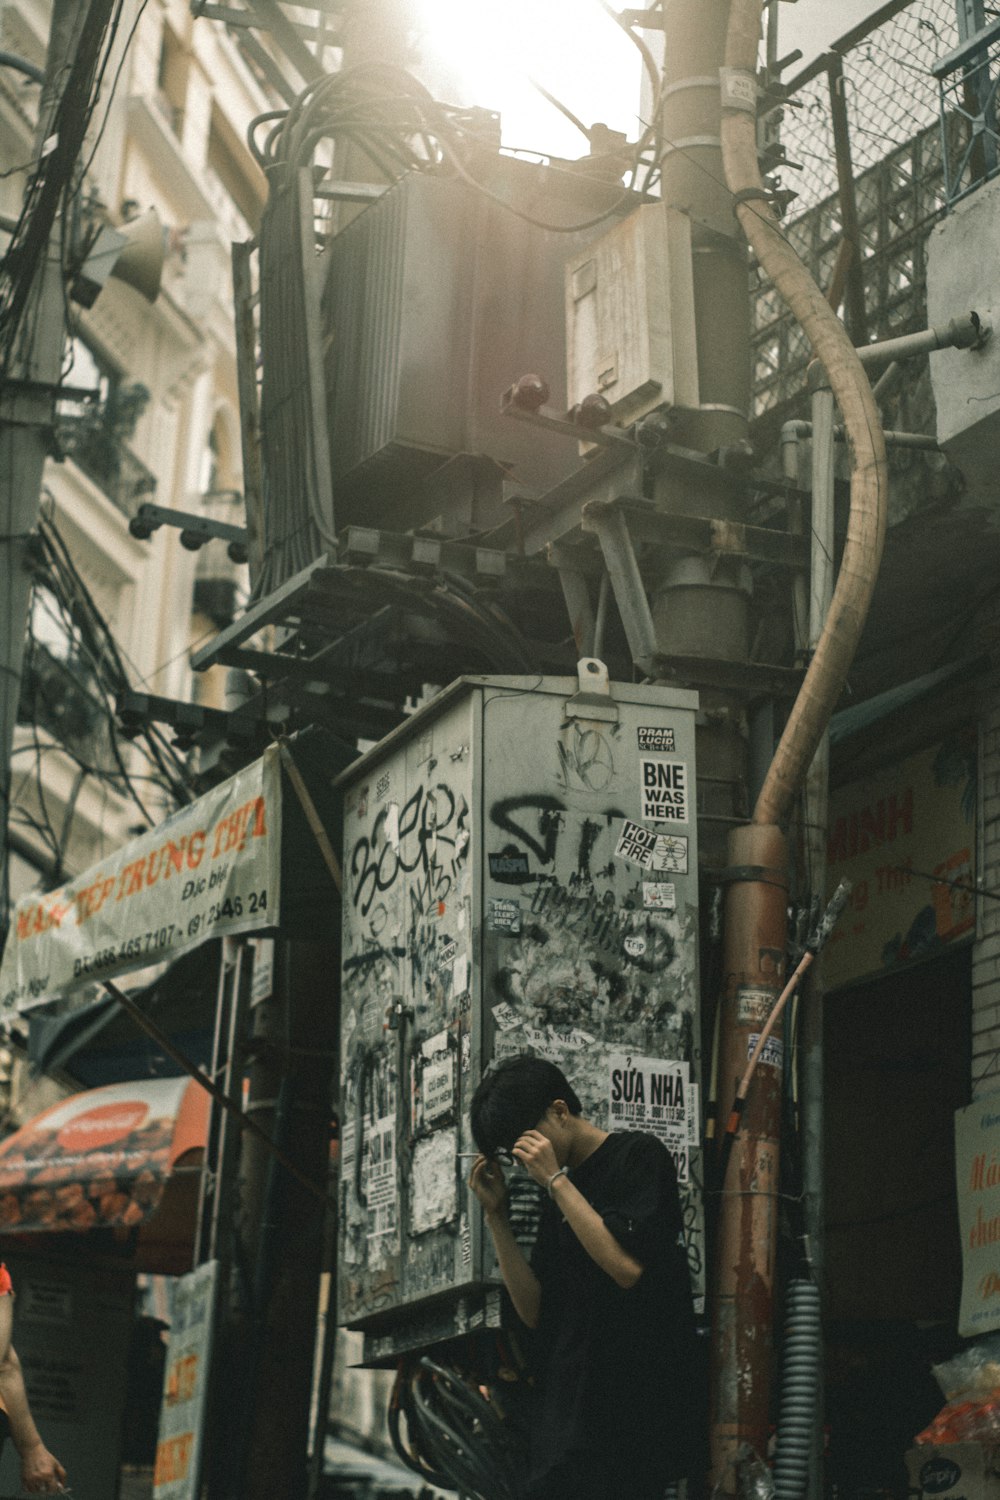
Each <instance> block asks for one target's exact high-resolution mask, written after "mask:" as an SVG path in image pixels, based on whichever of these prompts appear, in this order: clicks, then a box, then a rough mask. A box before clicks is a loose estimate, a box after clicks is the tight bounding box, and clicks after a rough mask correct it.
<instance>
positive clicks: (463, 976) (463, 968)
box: [451, 953, 469, 995]
mask: <svg viewBox="0 0 1000 1500" xmlns="http://www.w3.org/2000/svg"><path fill="white" fill-rule="evenodd" d="M451 974H452V986H451V992H452V994H453V995H464V994H465V992H466V990H467V989H468V988H469V957H468V954H466V953H460V954H459V955H458V957H457V958H456V960H455V964H454V967H453V968H452V971H451Z"/></svg>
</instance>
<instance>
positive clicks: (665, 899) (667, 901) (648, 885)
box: [642, 880, 677, 911]
mask: <svg viewBox="0 0 1000 1500" xmlns="http://www.w3.org/2000/svg"><path fill="white" fill-rule="evenodd" d="M642 904H643V906H645V907H647V908H649V909H650V910H652V911H676V910H677V887H676V886H675V885H674V884H673V883H672V882H671V881H666V880H644V881H643V882H642Z"/></svg>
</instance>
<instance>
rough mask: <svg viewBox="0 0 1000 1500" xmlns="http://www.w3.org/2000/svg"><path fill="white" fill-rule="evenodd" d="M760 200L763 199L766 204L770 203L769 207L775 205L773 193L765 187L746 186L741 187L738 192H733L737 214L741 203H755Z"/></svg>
mask: <svg viewBox="0 0 1000 1500" xmlns="http://www.w3.org/2000/svg"><path fill="white" fill-rule="evenodd" d="M759 200H760V201H763V202H764V203H766V204H768V206H769V207H773V204H772V195H771V194H770V193H769V192H768V190H767V188H765V187H745V188H740V190H739V191H738V192H736V193H734V194H733V213H734V214H735V212H736V210H737V209H738V208H739V206H740V204H741V203H753V202H757V201H759Z"/></svg>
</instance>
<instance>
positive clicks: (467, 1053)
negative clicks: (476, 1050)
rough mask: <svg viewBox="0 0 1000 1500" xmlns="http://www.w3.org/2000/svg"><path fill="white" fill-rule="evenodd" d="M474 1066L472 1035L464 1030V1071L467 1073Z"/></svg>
mask: <svg viewBox="0 0 1000 1500" xmlns="http://www.w3.org/2000/svg"><path fill="white" fill-rule="evenodd" d="M471 1067H472V1037H471V1036H470V1035H469V1033H468V1032H467V1031H463V1032H462V1072H463V1073H467V1072H468V1071H469V1069H470V1068H471Z"/></svg>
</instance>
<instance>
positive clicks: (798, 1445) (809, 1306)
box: [774, 1281, 822, 1500]
mask: <svg viewBox="0 0 1000 1500" xmlns="http://www.w3.org/2000/svg"><path fill="white" fill-rule="evenodd" d="M821 1334H822V1322H821V1313H820V1296H819V1287H818V1286H817V1285H816V1283H815V1282H814V1281H793V1282H791V1283H790V1285H789V1288H788V1295H787V1312H786V1317H785V1343H784V1351H783V1359H782V1372H783V1373H782V1382H781V1405H780V1410H779V1416H778V1444H777V1449H776V1451H775V1455H774V1494H775V1500H800V1496H802V1495H804V1494H805V1490H806V1485H807V1483H808V1480H809V1459H810V1455H811V1452H812V1444H813V1432H814V1430H815V1424H816V1400H817V1396H818V1394H819V1351H820V1348H821V1345H822V1339H821Z"/></svg>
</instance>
